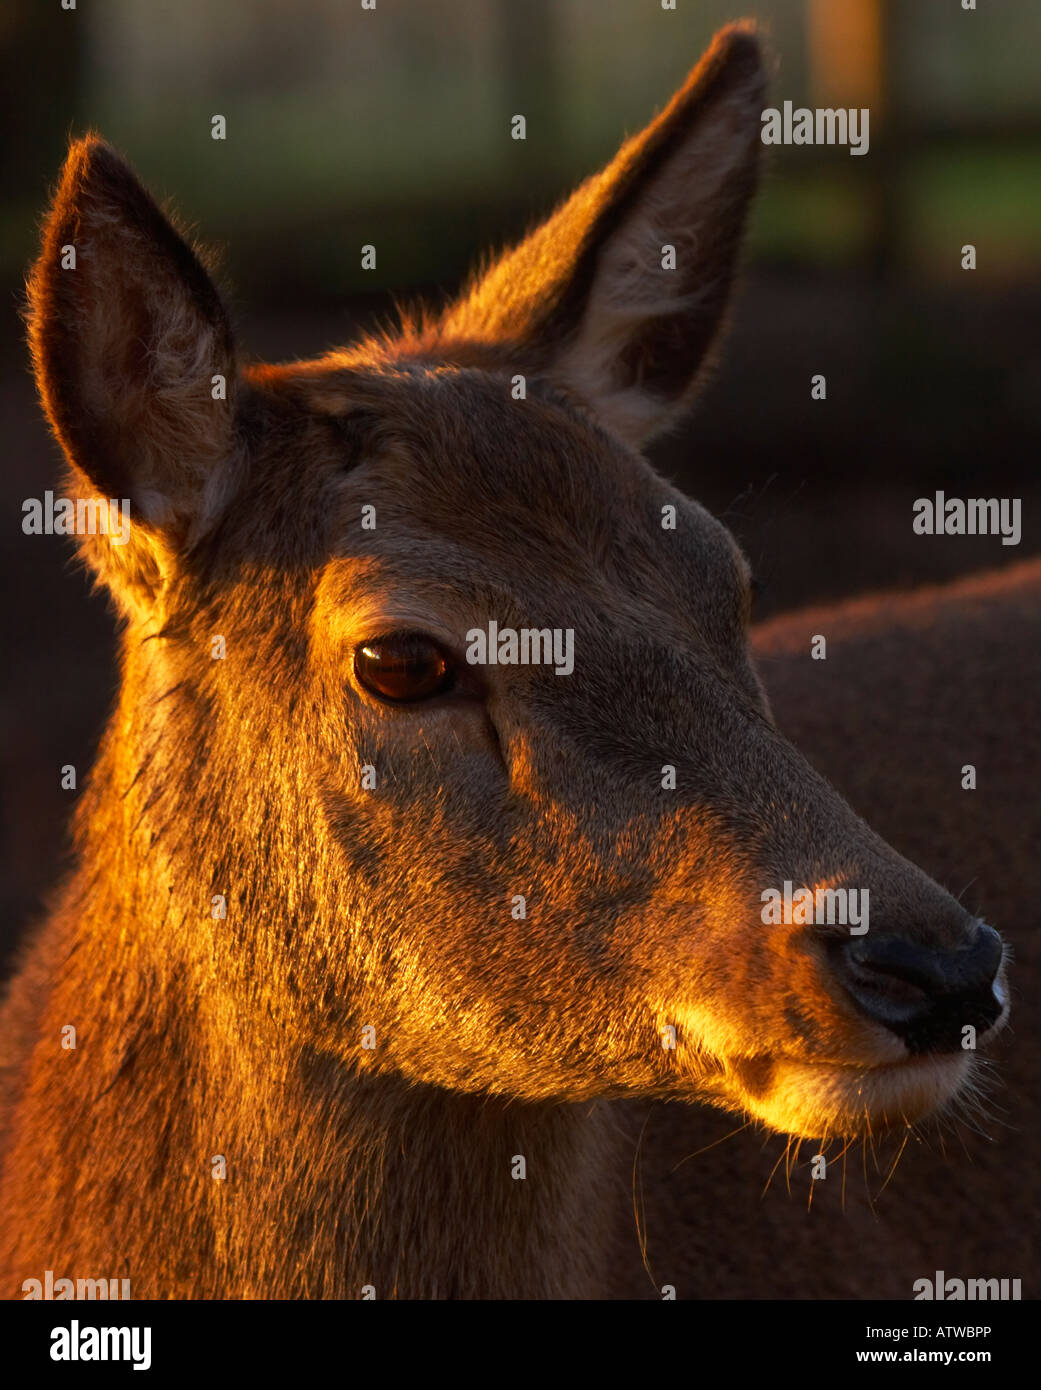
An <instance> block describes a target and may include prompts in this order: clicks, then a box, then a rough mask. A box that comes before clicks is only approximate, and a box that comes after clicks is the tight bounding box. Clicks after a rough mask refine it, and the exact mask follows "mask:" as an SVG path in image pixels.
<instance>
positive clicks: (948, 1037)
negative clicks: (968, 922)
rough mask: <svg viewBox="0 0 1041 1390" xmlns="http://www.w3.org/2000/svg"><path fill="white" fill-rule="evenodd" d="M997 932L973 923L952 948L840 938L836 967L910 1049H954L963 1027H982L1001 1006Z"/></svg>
mask: <svg viewBox="0 0 1041 1390" xmlns="http://www.w3.org/2000/svg"><path fill="white" fill-rule="evenodd" d="M1002 955H1003V947H1002V941H1001V937H1000V936H999V935H998V933H997V932H996V931H994V929H993V928H992V927H988V926H987V925H986V923H985V922H977V923H976V924H975V929H974V931H973V933H972V936H971V939H970V940H969V941H968V942H967V943H966V944H965V945H964V946H962V947H959V948H958V949H956V950H948V949H944V948H942V947H935V946H926V945H922V944H920V943H919V942H915V941H909V940H908V939H907V938H906V937H903V936H895V935H885V934H879V935H876V934H875V933H874V932H871V933H869V934H868V935H866V936H864V937H857V938H853V939H850V940H849V941H846V942H843V943H842V944H841V945H840V946H839V947H838V949H837V951H836V957H835V961H834V966H835V970H836V973H837V975H838V978H839V980H840V981H841V983H842V985H843V987H844V989H845V990H846V992H847V993H848V994H849V996H850V997H851V998H852V1000H853V1001H854V1003H855V1004H856V1005H857V1006H858V1008H860V1009H861V1011H862V1012H863V1013H865V1014H867V1015H868V1016H869V1017H870V1018H872V1019H873V1020H874V1021H875V1022H877V1023H881V1024H882V1025H883V1026H884V1027H886V1028H888V1029H889V1030H890V1031H891V1032H893V1033H896V1034H897V1036H898V1037H899V1038H901V1039H902V1040H903V1042H904V1043H905V1045H906V1046H907V1048H908V1050H909V1051H910V1052H914V1053H922V1052H957V1051H960V1050H961V1049H962V1047H963V1045H964V1037H965V1034H964V1032H963V1030H964V1028H965V1027H966V1026H971V1027H973V1028H975V1029H976V1030H977V1032H978V1033H984V1032H986V1031H987V1030H988V1029H989V1028H990V1027H992V1025H993V1024H994V1023H996V1022H997V1020H998V1018H999V1017H1000V1016H1001V1013H1002V1011H1003V1009H1004V1007H1005V999H1004V991H1003V990H1002V988H1001V984H1000V982H999V980H998V972H999V970H1000V968H1001V961H1002Z"/></svg>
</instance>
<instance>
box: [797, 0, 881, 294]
mask: <svg viewBox="0 0 1041 1390" xmlns="http://www.w3.org/2000/svg"><path fill="white" fill-rule="evenodd" d="M895 23H896V6H895V3H894V0H807V3H806V35H807V49H808V58H809V74H810V91H811V101H812V102H813V104H814V105H815V106H820V107H837V106H845V107H867V108H868V110H869V111H870V113H871V114H870V148H869V152H868V154H867V155H865V156H863V167H862V168H860V169H857V170H856V171H855V173H856V175H857V177H858V179H859V180H860V181H861V184H860V186H861V188H862V189H864V192H865V196H866V198H867V201H868V209H867V214H866V215H867V217H868V219H869V221H870V226H869V231H868V237H867V246H868V251H867V259H868V263H869V265H870V267H871V269H872V270H874V271H875V272H876V273H888V272H890V271H891V270H892V269H893V267H894V265H896V264H898V263H899V261H900V259H901V251H902V243H903V221H904V213H903V198H902V190H901V179H902V175H903V167H902V166H903V152H904V141H903V136H904V134H905V132H904V131H903V130H902V129H901V128H900V126H901V123H900V102H899V93H898V92H897V91H896V90H895V83H894V82H893V80H892V67H891V65H890V63H889V61H888V59H889V55H890V53H891V51H892V45H893V43H894V42H895V41H896V38H897V35H896V31H895Z"/></svg>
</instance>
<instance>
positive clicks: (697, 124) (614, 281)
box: [441, 25, 765, 445]
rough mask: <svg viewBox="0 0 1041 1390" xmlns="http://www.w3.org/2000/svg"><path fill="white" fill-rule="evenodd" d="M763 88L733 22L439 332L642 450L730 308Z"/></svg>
mask: <svg viewBox="0 0 1041 1390" xmlns="http://www.w3.org/2000/svg"><path fill="white" fill-rule="evenodd" d="M764 93H765V77H764V73H763V65H762V61H761V58H760V53H759V45H758V42H757V41H756V38H755V36H754V34H753V32H752V30H751V28H750V27H748V26H746V25H732V26H730V27H728V28H726V29H724V30H722V31H721V32H720V33H719V34H717V35H716V38H715V40H714V41H713V43H712V46H711V48H710V49H709V50H708V52H707V53H706V54H705V56H704V57H703V58H702V60H701V62H700V63H699V64H698V66H697V67H696V68H695V69H694V71H693V72H692V73H691V74H690V76H689V77H688V78H687V81H686V82H685V84H684V85H683V87H682V88H681V89H680V91H679V92H677V94H676V95H675V96H674V97H673V99H672V101H671V102H670V103H669V105H668V106H667V107H666V108H665V110H664V111H663V112H662V113H661V114H660V115H659V116H658V117H657V118H656V119H655V120H654V121H652V122H651V124H650V125H649V126H647V128H646V129H645V130H644V131H642V132H641V133H640V134H639V135H636V136H634V137H633V138H632V139H630V140H628V141H627V142H626V143H625V144H624V145H623V146H622V148H621V149H620V150H619V152H618V154H617V155H616V156H615V158H614V159H613V160H612V161H611V163H610V164H608V165H607V167H606V168H605V169H604V170H602V171H601V172H600V173H599V174H596V175H594V176H593V177H592V178H591V179H589V180H588V181H587V182H586V183H584V184H582V186H581V187H580V188H579V189H578V190H577V191H576V192H575V193H574V194H573V196H572V197H571V198H570V199H569V200H568V201H567V202H566V203H565V204H564V205H563V206H562V207H561V208H560V209H559V210H558V211H557V212H556V213H555V214H554V215H553V216H552V217H551V218H550V219H549V220H548V221H547V222H546V223H544V224H543V225H542V226H541V227H539V228H538V229H537V230H536V231H535V232H533V233H532V234H531V235H530V236H529V237H528V238H527V239H526V240H525V241H523V242H522V243H521V244H520V245H519V246H517V247H516V248H515V249H514V250H512V251H510V252H507V254H506V255H505V256H504V257H503V258H502V259H501V260H499V261H498V263H497V264H495V265H494V266H493V267H492V268H491V269H490V270H489V271H488V272H487V273H486V274H485V275H484V276H483V277H481V278H479V279H478V280H477V282H476V283H475V284H474V286H473V288H472V289H471V290H470V292H469V293H468V294H467V295H466V296H464V297H463V298H462V299H461V300H460V302H459V303H458V304H457V305H455V306H454V307H453V308H451V309H450V310H449V311H448V313H447V314H446V316H445V318H444V320H443V321H442V325H441V329H442V333H443V334H444V335H445V336H446V337H449V338H455V339H462V340H468V341H476V342H483V343H485V344H488V345H489V346H492V345H495V346H496V348H497V349H498V358H499V360H500V361H504V360H506V358H505V353H509V352H511V351H512V352H513V353H514V356H513V359H512V360H514V361H517V362H519V363H521V364H522V365H521V366H520V367H519V370H521V371H523V370H524V369H525V367H524V365H523V364H524V363H526V364H527V367H528V369H529V370H536V371H544V372H547V373H549V374H550V375H552V376H555V377H556V379H557V380H558V381H560V382H561V383H562V384H563V385H564V386H565V387H566V388H567V389H569V390H570V391H572V392H574V393H576V394H577V395H578V396H579V397H580V398H582V399H584V400H585V402H586V403H587V404H588V405H590V406H591V407H593V409H594V410H596V412H597V413H598V414H599V415H600V417H601V418H602V419H603V421H604V423H605V424H606V425H608V426H609V427H610V428H612V429H614V430H615V431H616V432H617V433H618V434H621V435H622V436H623V438H625V439H627V440H628V441H629V442H630V443H632V444H635V445H640V444H642V443H644V442H645V441H646V440H647V439H649V438H651V437H653V436H654V435H655V434H658V433H660V432H661V431H662V430H663V429H665V428H667V427H668V425H669V424H670V423H671V422H672V421H673V420H674V419H675V418H676V417H678V416H679V415H680V414H681V413H682V411H683V409H684V407H685V406H686V405H687V404H688V403H689V400H690V398H691V396H692V395H693V392H694V387H695V383H696V380H697V377H698V374H699V369H700V368H701V367H702V366H703V364H704V362H705V358H706V355H707V353H708V352H709V349H710V347H711V344H712V342H713V339H714V338H715V336H716V333H717V331H718V329H719V326H720V322H721V319H722V316H723V311H724V308H725V305H726V301H727V298H728V295H729V291H730V285H731V281H732V279H733V275H734V268H735V263H736V258H737V252H738V248H739V244H740V239H741V233H742V230H743V227H744V222H745V217H746V214H747V211H748V206H749V203H750V200H751V197H752V194H753V192H754V190H755V184H756V174H757V168H758V155H759V150H760V146H761V139H760V131H761V129H762V125H761V119H760V118H761V112H762V105H763V99H764ZM504 349H505V353H504V351H503V350H504Z"/></svg>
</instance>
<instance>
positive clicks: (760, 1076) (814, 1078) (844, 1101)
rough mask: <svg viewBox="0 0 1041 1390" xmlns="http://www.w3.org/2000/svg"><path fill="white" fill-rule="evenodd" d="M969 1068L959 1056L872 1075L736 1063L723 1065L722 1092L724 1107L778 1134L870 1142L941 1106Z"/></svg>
mask: <svg viewBox="0 0 1041 1390" xmlns="http://www.w3.org/2000/svg"><path fill="white" fill-rule="evenodd" d="M971 1067H972V1059H971V1057H970V1056H969V1055H968V1054H967V1053H964V1052H959V1053H950V1054H936V1055H934V1056H923V1057H912V1058H908V1059H907V1060H905V1061H902V1062H896V1063H892V1064H888V1065H884V1066H875V1067H872V1066H850V1065H842V1064H840V1063H836V1062H805V1061H799V1060H796V1059H795V1058H791V1057H772V1058H753V1059H748V1060H744V1059H740V1060H732V1061H730V1062H728V1064H727V1068H726V1081H725V1086H726V1092H727V1097H728V1100H729V1102H730V1103H731V1104H737V1105H740V1107H741V1109H743V1110H745V1111H747V1112H748V1113H749V1114H751V1115H754V1116H755V1118H756V1119H758V1120H762V1121H763V1122H764V1123H765V1124H767V1125H769V1126H770V1127H771V1128H772V1129H776V1130H779V1131H780V1132H781V1133H783V1134H797V1135H802V1136H805V1137H806V1138H819V1137H822V1136H826V1135H845V1136H857V1135H863V1134H868V1133H871V1134H874V1135H878V1134H881V1133H885V1132H886V1131H888V1130H894V1129H900V1128H904V1127H906V1126H907V1125H909V1124H913V1123H915V1121H917V1120H920V1119H923V1118H924V1117H925V1116H927V1115H929V1114H931V1113H933V1112H934V1111H937V1110H939V1109H941V1108H942V1107H944V1106H945V1105H947V1104H948V1103H949V1102H950V1101H952V1100H953V1099H954V1097H955V1096H956V1095H957V1094H958V1092H959V1091H960V1090H961V1089H962V1087H963V1086H964V1084H965V1082H966V1080H967V1078H968V1076H969V1073H970V1070H971Z"/></svg>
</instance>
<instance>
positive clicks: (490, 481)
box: [305, 366, 748, 641]
mask: <svg viewBox="0 0 1041 1390" xmlns="http://www.w3.org/2000/svg"><path fill="white" fill-rule="evenodd" d="M305 401H306V406H307V409H308V410H309V411H311V412H314V413H315V414H317V415H319V416H324V417H325V418H326V419H327V420H329V421H335V422H337V423H338V424H342V425H343V427H344V432H343V437H342V444H340V445H339V446H335V445H334V447H338V448H339V451H340V455H341V457H340V467H339V468H338V470H337V471H336V472H335V473H334V478H333V493H334V497H333V500H332V502H331V504H329V503H328V502H326V503H323V505H331V509H332V512H333V516H334V520H333V522H332V535H331V539H330V546H331V550H332V552H333V558H332V562H331V563H330V565H329V566H328V573H327V575H326V580H325V584H324V591H325V595H326V597H327V598H328V599H329V601H330V603H331V604H332V605H334V606H335V607H336V608H337V609H338V610H339V611H340V612H341V613H348V612H349V613H351V614H352V616H353V617H356V619H357V622H358V623H359V624H360V625H361V626H362V627H364V626H365V625H366V624H370V630H371V623H372V622H374V621H381V622H383V623H385V624H392V625H401V626H406V625H411V626H420V627H426V628H428V629H430V630H432V631H433V632H434V634H435V635H436V634H437V623H438V621H439V619H440V620H442V621H447V622H448V624H449V626H450V627H456V626H457V625H458V624H457V622H456V621H455V619H458V621H463V620H464V619H465V621H466V623H467V624H469V623H470V622H471V621H474V620H483V619H484V618H486V617H488V616H492V617H496V618H498V619H499V620H500V621H502V622H508V621H510V620H511V619H514V618H515V619H516V620H517V622H518V624H520V623H527V622H529V621H533V620H534V619H536V618H538V619H539V620H540V621H550V620H551V619H552V620H556V621H559V622H561V623H566V622H567V620H568V618H569V615H570V617H571V619H572V621H574V620H575V619H576V618H578V617H580V616H581V615H583V614H586V615H588V614H591V613H593V612H599V613H601V614H605V615H608V616H609V617H610V618H611V620H612V623H613V625H615V626H625V625H627V624H632V625H633V626H634V627H637V628H641V629H646V626H647V624H648V623H652V624H653V625H654V626H655V628H656V630H657V632H658V635H659V636H660V637H662V638H663V639H664V640H671V641H682V640H684V639H685V638H687V639H689V637H690V634H691V620H692V619H694V618H697V619H698V626H699V627H700V628H702V629H706V628H707V632H706V635H707V636H709V637H711V636H712V635H714V633H715V629H716V628H717V627H718V628H719V630H720V632H726V633H727V634H731V633H732V631H733V628H734V627H735V625H737V626H740V625H741V622H742V617H743V612H744V604H745V594H746V590H747V585H748V567H747V564H746V562H745V560H744V557H743V556H742V555H741V552H740V550H739V549H738V547H737V545H736V543H735V542H734V540H733V538H732V537H731V536H730V534H729V532H728V531H727V530H726V528H725V527H724V526H722V524H721V523H719V522H718V521H716V520H715V518H713V517H712V516H710V515H709V513H708V512H706V511H705V510H704V509H703V508H701V507H700V506H698V505H697V504H696V503H694V502H691V501H690V500H689V499H687V498H686V497H684V496H683V495H682V494H681V493H679V492H677V491H676V490H675V489H673V488H672V487H670V486H669V485H668V484H667V483H665V482H664V481H663V480H662V479H661V478H659V477H658V475H657V474H656V473H655V472H654V470H653V469H652V468H651V467H650V465H649V464H648V463H647V461H646V460H645V459H644V458H643V457H642V456H641V455H640V454H638V453H636V452H635V451H634V450H632V449H630V448H629V447H628V446H627V445H625V444H624V443H622V442H621V441H620V440H618V439H616V438H615V437H614V436H612V435H611V434H610V433H608V432H606V431H605V430H603V429H601V428H600V427H599V426H598V425H597V424H596V423H595V422H594V421H592V420H591V419H589V418H587V417H586V416H585V415H584V414H583V413H582V412H581V411H580V410H578V409H575V408H572V407H571V406H570V405H569V403H568V402H567V401H566V400H565V399H563V398H561V397H560V396H559V395H557V393H556V392H555V391H553V390H552V389H550V388H546V387H543V386H542V385H541V384H540V383H538V382H533V383H532V390H531V392H530V393H529V395H528V397H527V398H526V399H525V400H513V399H511V397H510V392H509V379H508V378H503V377H501V376H499V375H498V374H492V373H487V372H482V371H475V370H458V369H452V368H445V367H416V366H412V367H410V368H409V370H408V371H402V370H400V369H395V370H394V371H393V372H384V373H373V374H371V376H370V375H365V376H361V375H359V374H355V373H347V374H338V373H333V374H330V375H329V376H328V377H324V378H323V377H319V378H318V379H316V380H309V381H308V382H307V383H306V385H305ZM706 618H707V619H708V621H707V622H706ZM445 635H447V634H445Z"/></svg>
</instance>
